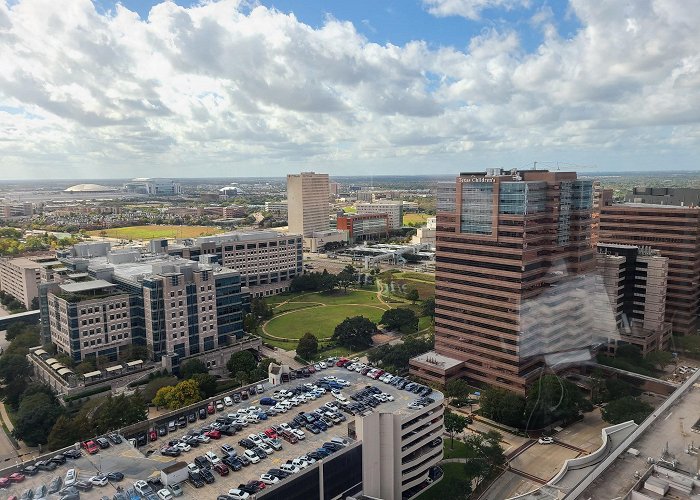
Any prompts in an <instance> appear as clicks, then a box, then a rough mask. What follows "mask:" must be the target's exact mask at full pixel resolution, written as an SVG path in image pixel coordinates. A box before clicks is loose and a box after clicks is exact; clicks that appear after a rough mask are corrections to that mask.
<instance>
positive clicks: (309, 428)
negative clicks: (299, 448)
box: [304, 424, 320, 434]
mask: <svg viewBox="0 0 700 500" xmlns="http://www.w3.org/2000/svg"><path fill="white" fill-rule="evenodd" d="M304 427H305V428H306V430H307V431H309V432H312V433H314V434H318V433H319V432H320V431H319V430H318V427H316V426H315V425H314V424H306V425H305V426H304Z"/></svg>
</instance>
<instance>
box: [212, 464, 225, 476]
mask: <svg viewBox="0 0 700 500" xmlns="http://www.w3.org/2000/svg"><path fill="white" fill-rule="evenodd" d="M214 470H215V471H216V472H218V473H219V475H220V476H228V467H226V466H225V465H224V464H216V465H215V466H214Z"/></svg>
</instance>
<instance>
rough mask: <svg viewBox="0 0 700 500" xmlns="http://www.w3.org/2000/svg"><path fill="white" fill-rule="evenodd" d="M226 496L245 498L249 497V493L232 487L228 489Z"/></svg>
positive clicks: (234, 499) (236, 499) (243, 499)
mask: <svg viewBox="0 0 700 500" xmlns="http://www.w3.org/2000/svg"><path fill="white" fill-rule="evenodd" d="M228 496H230V497H231V498H232V499H233V500H247V499H248V498H250V493H248V492H247V491H243V490H239V489H238V488H232V489H230V490H228Z"/></svg>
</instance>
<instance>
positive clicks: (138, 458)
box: [3, 440, 172, 500]
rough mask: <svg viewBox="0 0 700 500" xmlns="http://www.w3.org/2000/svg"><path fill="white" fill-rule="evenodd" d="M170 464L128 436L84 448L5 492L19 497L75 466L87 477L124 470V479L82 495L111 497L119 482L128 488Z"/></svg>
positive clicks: (61, 475) (80, 477)
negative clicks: (93, 450) (143, 450)
mask: <svg viewBox="0 0 700 500" xmlns="http://www.w3.org/2000/svg"><path fill="white" fill-rule="evenodd" d="M171 461H172V459H168V462H171ZM166 465H167V462H163V461H161V460H156V459H149V458H146V457H144V456H143V455H142V454H141V453H139V451H137V450H135V449H134V448H133V447H132V446H131V445H130V444H129V442H128V441H126V440H124V441H123V442H122V444H119V445H112V446H110V447H109V448H107V449H105V450H100V452H99V453H97V454H96V455H88V454H87V453H85V452H83V455H82V456H81V457H80V458H78V459H77V460H71V459H68V460H67V461H66V463H65V464H63V465H59V466H58V467H57V468H56V469H55V470H54V471H39V472H38V473H37V474H36V475H34V476H27V477H26V479H25V480H24V481H22V482H21V483H17V484H13V485H12V486H11V487H9V488H6V489H5V490H4V491H3V495H6V496H7V497H11V496H12V495H16V496H17V498H20V497H21V496H22V493H23V492H24V491H25V490H28V489H31V490H36V489H37V488H38V487H40V486H41V485H45V486H46V487H48V486H49V484H50V483H51V481H52V480H53V479H54V478H56V477H61V478H64V477H65V475H66V472H67V471H68V469H71V468H72V469H75V470H76V473H77V479H78V480H85V481H87V480H89V479H90V478H91V477H92V476H95V475H97V474H99V473H100V472H102V473H104V474H106V473H108V472H121V473H123V474H124V476H125V477H124V480H123V481H120V482H111V483H109V484H107V485H106V486H103V487H98V486H95V487H94V488H93V489H92V490H91V491H88V492H81V493H80V498H81V499H86V500H93V499H94V500H97V499H99V498H101V497H103V496H105V495H106V496H108V497H109V498H111V497H112V496H113V495H114V494H115V493H116V492H117V486H122V487H123V488H124V489H128V488H129V487H131V486H132V485H133V483H134V481H136V480H138V479H145V478H147V477H149V476H150V475H151V474H155V473H158V471H159V470H160V469H162V468H163V467H164V466H166ZM35 498H36V497H35ZM50 498H58V495H51V496H50Z"/></svg>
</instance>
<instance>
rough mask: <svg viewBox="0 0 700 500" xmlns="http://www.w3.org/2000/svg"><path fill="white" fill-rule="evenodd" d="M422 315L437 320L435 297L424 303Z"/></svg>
mask: <svg viewBox="0 0 700 500" xmlns="http://www.w3.org/2000/svg"><path fill="white" fill-rule="evenodd" d="M421 314H422V315H423V316H428V317H430V318H435V297H428V298H427V299H425V300H424V301H423V305H422V306H421Z"/></svg>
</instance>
